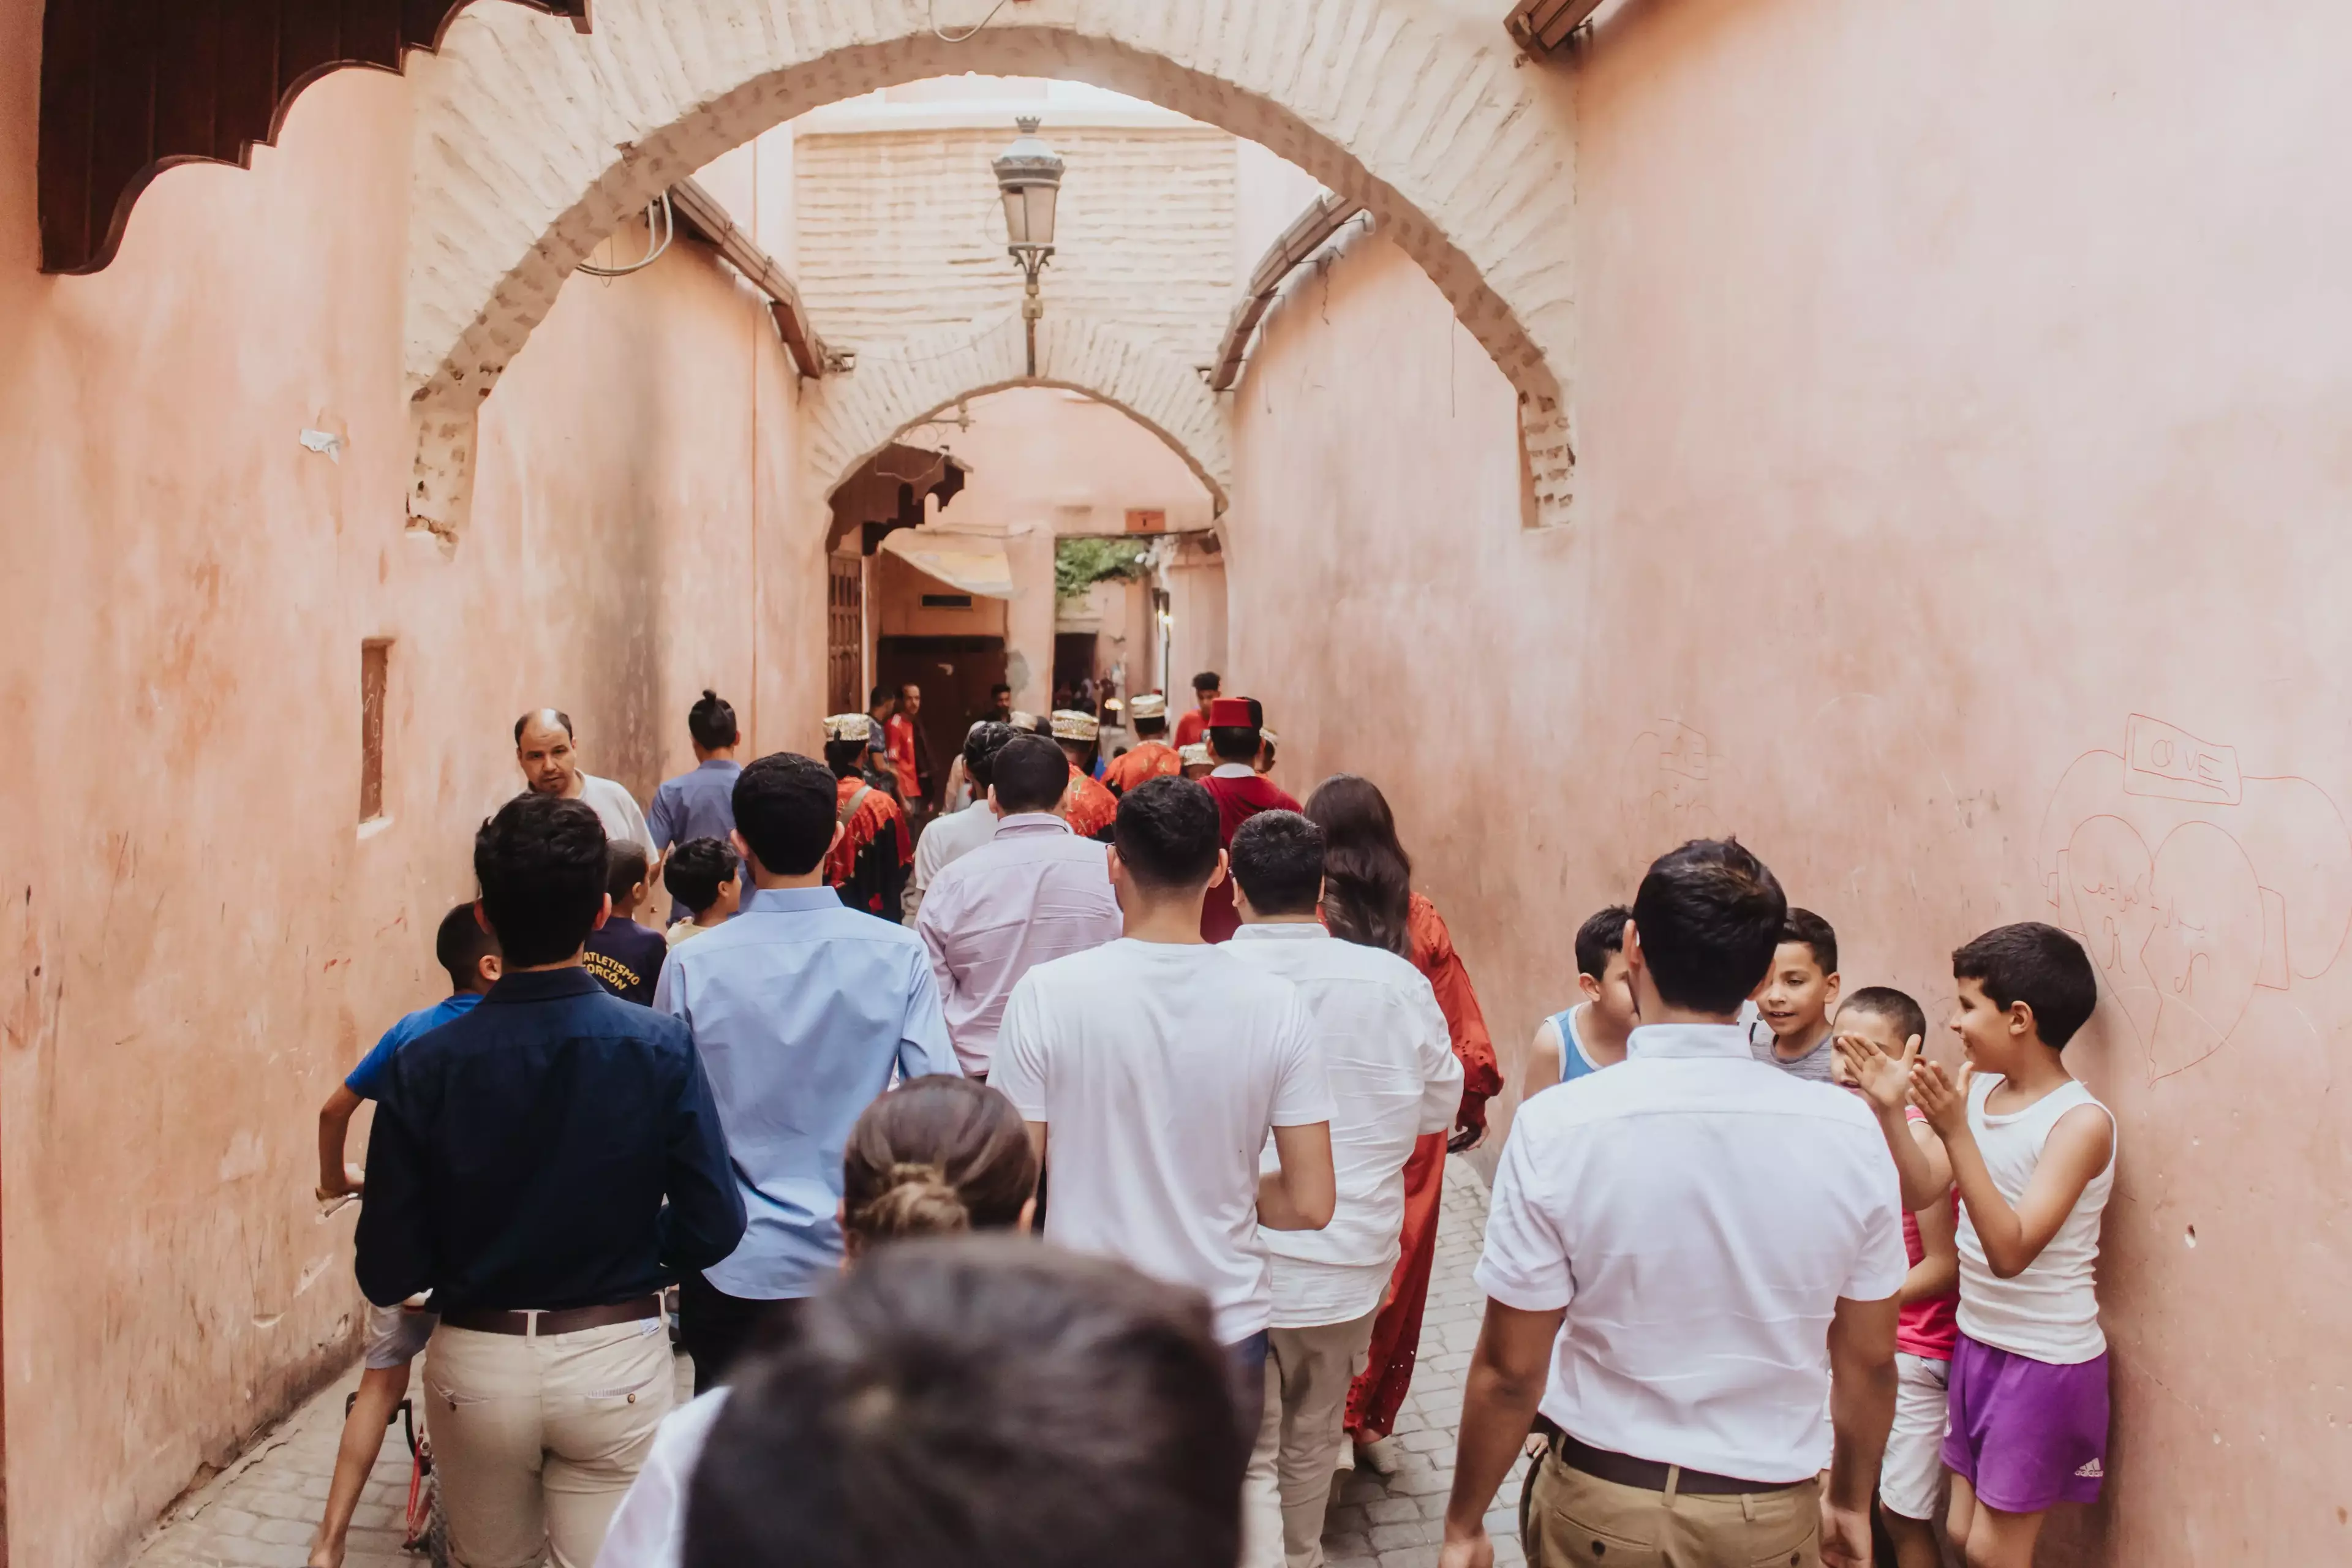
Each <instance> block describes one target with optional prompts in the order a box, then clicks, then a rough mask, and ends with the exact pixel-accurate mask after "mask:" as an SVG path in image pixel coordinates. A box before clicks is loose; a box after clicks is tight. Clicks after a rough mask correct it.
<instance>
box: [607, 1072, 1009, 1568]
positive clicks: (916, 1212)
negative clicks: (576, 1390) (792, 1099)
mask: <svg viewBox="0 0 2352 1568" xmlns="http://www.w3.org/2000/svg"><path fill="white" fill-rule="evenodd" d="M841 1170H842V1197H841V1228H842V1238H843V1242H844V1251H843V1255H842V1260H841V1266H842V1268H844V1269H851V1268H856V1267H857V1265H858V1261H859V1260H860V1259H861V1258H864V1257H865V1256H866V1254H867V1253H868V1252H870V1251H872V1250H873V1249H874V1248H875V1247H882V1246H885V1245H887V1244H888V1243H890V1242H892V1241H897V1240H900V1239H903V1238H907V1237H924V1236H951V1235H955V1234H957V1233H959V1232H963V1231H1013V1232H1024V1231H1026V1230H1028V1229H1029V1225H1030V1221H1031V1219H1032V1218H1033V1217H1034V1215H1035V1214H1036V1210H1037V1153H1036V1151H1035V1150H1034V1148H1032V1147H1031V1146H1030V1142H1029V1131H1028V1129H1027V1128H1026V1127H1024V1126H1023V1125H1022V1121H1021V1113H1020V1112H1019V1111H1017V1110H1013V1102H1012V1101H1011V1100H1007V1099H1005V1098H1004V1096H1003V1095H1001V1094H999V1093H997V1092H996V1091H995V1090H994V1089H990V1088H989V1087H988V1086H987V1085H985V1084H982V1083H979V1082H976V1081H974V1080H973V1079H968V1078H961V1077H957V1076H954V1075H950V1074H946V1073H933V1074H929V1075H927V1076H925V1077H923V1078H918V1079H908V1081H907V1082H906V1083H904V1084H901V1085H900V1086H899V1087H898V1089H894V1090H892V1091H891V1092H890V1093H888V1094H886V1095H884V1096H883V1097H882V1098H881V1099H879V1100H876V1101H875V1102H874V1103H873V1104H871V1105H869V1106H867V1107H866V1111H865V1114H863V1115H861V1116H860V1117H858V1119H857V1124H856V1126H855V1127H853V1128H851V1129H850V1132H849V1142H848V1143H847V1145H846V1147H845V1149H844V1150H843V1152H842V1160H841ZM755 1360H756V1358H755V1357H746V1358H745V1363H744V1364H745V1365H746V1366H747V1367H748V1366H749V1365H750V1364H751V1363H753V1362H754V1361H755ZM726 1402H727V1390H726V1389H725V1388H724V1387H719V1388H715V1389H713V1390H711V1391H710V1392H709V1394H703V1395H702V1396H701V1397H699V1398H698V1399H695V1400H693V1401H691V1402H690V1403H688V1404H687V1405H682V1406H680V1407H679V1408H678V1409H677V1410H676V1411H674V1412H673V1413H671V1414H670V1415H668V1416H667V1417H666V1418H664V1420H663V1421H662V1424H661V1426H660V1427H659V1428H658V1429H657V1430H656V1433H655V1435H654V1445H653V1449H652V1451H651V1452H650V1453H648V1454H647V1455H646V1464H645V1468H644V1469H643V1470H641V1471H640V1472H638V1475H637V1479H636V1480H635V1483H634V1484H633V1485H632V1486H631V1487H630V1488H629V1490H628V1495H627V1496H625V1497H624V1498H623V1499H622V1500H621V1505H620V1508H619V1510H617V1511H616V1512H615V1513H614V1515H613V1522H612V1524H611V1526H610V1527H609V1528H608V1529H607V1531H605V1535H604V1550H603V1551H602V1552H599V1553H597V1556H596V1568H677V1562H678V1554H679V1552H680V1550H681V1548H682V1547H683V1546H684V1544H685V1541H686V1497H687V1489H688V1486H689V1484H690V1483H691V1481H692V1479H693V1474H694V1466H695V1461H696V1460H698V1458H701V1457H702V1445H703V1442H704V1440H705V1439H706V1438H708V1437H709V1435H710V1428H711V1425H712V1424H713V1423H714V1422H716V1421H717V1420H718V1419H719V1412H720V1411H722V1410H723V1409H725V1408H726Z"/></svg>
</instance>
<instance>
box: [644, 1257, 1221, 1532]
mask: <svg viewBox="0 0 2352 1568" xmlns="http://www.w3.org/2000/svg"><path fill="white" fill-rule="evenodd" d="M1220 1359H1221V1358H1220V1352H1219V1350H1218V1346H1217V1343H1216V1342H1215V1341H1214V1340H1213V1338H1212V1337H1211V1333H1210V1316H1209V1312H1208V1310H1207V1306H1206V1303H1204V1302H1203V1301H1202V1298H1201V1297H1200V1295H1199V1294H1198V1293H1197V1292H1194V1291H1191V1290H1175V1291H1171V1290H1170V1289H1168V1287H1167V1286H1166V1285H1165V1284H1164V1283H1162V1282H1160V1280H1157V1279H1147V1278H1145V1277H1144V1276H1143V1275H1142V1274H1139V1273H1138V1272H1136V1271H1135V1270H1134V1269H1132V1268H1127V1267H1125V1266H1123V1265H1121V1264H1118V1263H1113V1262H1109V1261H1106V1260H1103V1259H1099V1258H1074V1257H1070V1256H1068V1255H1066V1254H1063V1253H1058V1252H1055V1251H1054V1250H1052V1249H1050V1248H1046V1247H1037V1246H1035V1245H1034V1243H1031V1242H1028V1241H1026V1240H1024V1239H1021V1238H1013V1237H960V1238H957V1239H954V1240H940V1241H924V1242H908V1243H901V1244H898V1245H896V1246H892V1247H886V1248H883V1249H881V1250H879V1251H877V1252H876V1253H875V1254H873V1256H872V1257H871V1258H870V1259H868V1260H863V1261H861V1262H860V1263H859V1265H858V1267H857V1268H856V1270H855V1271H853V1272H852V1273H851V1274H850V1275H849V1276H848V1277H847V1278H846V1279H844V1280H843V1281H842V1282H841V1284H840V1285H839V1286H838V1287H836V1288H835V1289H833V1290H831V1291H830V1292H828V1293H827V1294H826V1295H825V1296H824V1298H822V1299H820V1300H816V1301H814V1302H812V1303H811V1305H810V1308H809V1311H808V1315H807V1319H806V1321H805V1324H804V1327H803V1332H802V1333H801V1334H799V1335H798V1336H797V1337H796V1338H795V1339H794V1340H793V1342H792V1343H791V1344H789V1345H787V1346H785V1347H782V1349H780V1350H779V1351H777V1352H775V1353H774V1354H773V1355H772V1356H770V1357H768V1358H766V1359H764V1360H763V1361H761V1363H759V1365H758V1366H757V1368H756V1369H754V1370H752V1371H751V1373H750V1374H749V1375H748V1376H747V1378H746V1380H745V1381H744V1383H743V1384H742V1385H741V1386H740V1387H739V1388H738V1389H737V1390H736V1391H735V1392H734V1393H733V1394H730V1396H729V1398H728V1401H727V1405H726V1408H725V1410H724V1412H723V1413H721V1414H720V1415H719V1418H718V1420H717V1422H716V1423H715V1424H714V1425H713V1426H712V1427H711V1431H710V1435H709V1440H708V1442H707V1443H706V1444H705V1446H704V1448H703V1454H702V1458H701V1459H700V1461H699V1462H698V1464H697V1466H696V1468H695V1472H694V1480H693V1489H692V1491H691V1493H690V1495H689V1499H688V1512H687V1526H686V1550H685V1556H684V1559H683V1561H684V1564H685V1568H785V1565H786V1564H790V1565H791V1568H1003V1565H1004V1564H1009V1563H1019V1564H1021V1565H1022V1568H1102V1565H1104V1564H1108V1563H1117V1564H1118V1565H1119V1568H1232V1564H1233V1563H1234V1556H1235V1553H1236V1552H1237V1551H1238V1549H1239V1547H1240V1544H1241V1519H1240V1498H1241V1479H1242V1465H1243V1460H1244V1453H1245V1448H1244V1445H1243V1444H1242V1442H1241V1441H1240V1439H1239V1437H1238V1435H1237V1433H1236V1430H1235V1427H1234V1405H1233V1401H1232V1398H1231V1396H1230V1395H1229V1394H1227V1392H1226V1387H1225V1383H1224V1380H1223V1377H1221V1375H1220V1373H1221V1371H1222V1367H1221V1365H1220ZM877 1408H878V1409H884V1410H887V1413H888V1417H887V1419H876V1418H875V1417H874V1412H875V1411H876V1410H877Z"/></svg>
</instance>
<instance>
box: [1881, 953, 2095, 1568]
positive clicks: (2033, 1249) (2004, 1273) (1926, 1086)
mask: <svg viewBox="0 0 2352 1568" xmlns="http://www.w3.org/2000/svg"><path fill="white" fill-rule="evenodd" d="M1952 978H1953V979H1954V980H1955V981H1956V982H1958V990H1959V1007H1958V1013H1957V1014H1956V1015H1955V1016H1954V1017H1953V1019H1952V1028H1953V1029H1954V1031H1955V1032H1957V1033H1958V1035H1959V1037H1960V1045H1961V1047H1962V1048H1963V1049H1964V1050H1965V1051H1966V1052H1967V1054H1968V1065H1967V1066H1966V1067H1963V1068H1961V1069H1960V1073H1959V1079H1958V1082H1957V1083H1954V1082H1951V1081H1950V1080H1948V1079H1946V1077H1945V1075H1944V1073H1943V1071H1942V1069H1941V1068H1937V1066H1936V1064H1935V1063H1933V1062H1921V1063H1919V1064H1918V1065H1917V1066H1916V1067H1914V1068H1912V1071H1911V1098H1912V1103H1914V1104H1916V1106H1918V1108H1919V1109H1920V1110H1922V1111H1924V1112H1925V1113H1926V1114H1927V1122H1928V1125H1929V1126H1931V1127H1932V1128H1934V1129H1935V1131H1936V1134H1937V1137H1939V1138H1940V1139H1942V1140H1943V1143H1944V1149H1945V1152H1946V1153H1947V1154H1948V1156H1949V1157H1950V1161H1951V1167H1952V1178H1953V1182H1954V1184H1955V1185H1957V1186H1958V1189H1959V1194H1960V1205H1961V1213H1960V1225H1959V1235H1958V1250H1959V1257H1960V1306H1959V1312H1958V1321H1959V1340H1958V1343H1957V1344H1955V1345H1954V1346H1953V1350H1952V1377H1951V1391H1950V1410H1951V1426H1950V1428H1949V1430H1948V1432H1947V1433H1946V1435H1945V1437H1944V1464H1945V1467H1946V1468H1948V1469H1949V1470H1950V1471H1951V1472H1952V1502H1951V1510H1950V1513H1949V1514H1948V1518H1947V1527H1948V1529H1949V1530H1950V1531H1951V1536H1952V1542H1953V1543H1954V1544H1955V1545H1957V1546H1958V1547H1959V1548H1960V1549H1961V1551H1962V1552H1964V1553H1966V1555H1967V1558H1968V1562H1969V1568H2032V1562H2033V1544H2034V1542H2035V1540H2036V1539H2037V1538H2038V1537H2039V1536H2040V1535H2041V1533H2042V1520H2043V1518H2044V1517H2045V1516H2046V1515H2047V1513H2048V1512H2049V1510H2050V1508H2051V1507H2052V1505H2053V1504H2056V1503H2062V1502H2074V1503H2087V1502H2095V1501H2097V1500H2098V1496H2099V1483H2100V1481H2101V1480H2102V1479H2104V1478H2105V1471H2106V1453H2107V1342H2106V1336H2105V1334H2103V1333H2102V1332H2101V1331H2100V1330H2099V1302H2098V1297H2097V1295H2096V1293H2095V1290H2094V1289H2093V1279H2092V1275H2093V1268H2094V1265H2095V1263H2096V1261H2097V1259H2098V1255H2099V1216H2100V1213H2101V1211H2103V1210H2104V1209H2105V1207H2106V1203H2107V1194H2108V1191H2109V1190H2110V1189H2111V1188H2112V1187H2113V1186H2114V1184H2115V1174H2116V1124H2115V1118H2114V1116H2113V1115H2112V1114H2111V1113H2110V1112H2109V1111H2108V1110H2107V1108H2106V1107H2105V1106H2104V1105H2102V1104H2100V1103H2099V1102H2098V1101H2097V1100H2095V1099H2093V1098H2092V1097H2091V1091H2090V1090H2089V1089H2085V1088H2084V1087H2083V1085H2082V1084H2081V1083H2079V1082H2078V1081H2076V1080H2075V1079H2074V1076H2073V1075H2072V1074H2070V1073H2069V1072H2067V1070H2066V1067H2065V1063H2064V1061H2063V1059H2062V1058H2061V1057H2060V1053H2061V1052H2062V1051H2063V1049H2064V1048H2065V1045H2066V1042H2067V1041H2068V1040H2070V1039H2072V1038H2074V1032H2075V1031H2076V1030H2077V1029H2080V1028H2081V1027H2082V1026H2083V1025H2084V1023H2086V1022H2088V1021H2089V1019H2090V1016H2091V1011H2092V1009H2093V1008H2094V1007H2095V1006H2096V1005H2097V1004H2098V999H2099V998H2098V981H2097V978H2096V976H2095V973H2094V972H2093V970H2092V968H2091V960H2090V958H2089V956H2088V955H2087V954H2085V953H2084V951H2083V949H2082V946H2081V944H2079V943H2078V942H2075V941H2074V938H2073V937H2070V936H2068V935H2067V934H2066V933H2065V932H2064V931H2060V930H2058V929H2057V928H2056V927H2055V926H2048V925H2042V924H2041V923H2039V922H2038V921H2029V922H2026V923H2023V924H2020V925H2011V926H2002V927H2000V929H1999V930H1997V931H1987V932H1986V933H1985V934H1984V935H1982V936H1980V937H1979V938H1977V939H1976V940H1975V941H1974V942H1969V944H1968V945H1967V946H1965V947H1963V948H1961V949H1960V950H1959V951H1958V952H1955V953H1953V954H1952Z"/></svg>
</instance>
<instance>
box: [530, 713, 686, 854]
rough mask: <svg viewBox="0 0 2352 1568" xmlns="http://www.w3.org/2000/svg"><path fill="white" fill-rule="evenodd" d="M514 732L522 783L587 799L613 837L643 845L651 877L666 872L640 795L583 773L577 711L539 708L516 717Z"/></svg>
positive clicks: (533, 788) (567, 797)
mask: <svg viewBox="0 0 2352 1568" xmlns="http://www.w3.org/2000/svg"><path fill="white" fill-rule="evenodd" d="M514 735H515V764H516V765H517V766H518V767H520V768H521V769H522V780H523V784H524V786H525V787H526V788H528V789H529V790H530V793H531V794H533V795H554V796H556V797H557V798H559V799H562V800H578V801H585V802H586V803H587V805H588V807H589V809H590V810H592V811H593V812H594V813H595V814H596V820H597V821H599V822H601V823H603V824H604V837H606V838H607V839H608V840H610V841H611V842H613V843H614V844H635V845H638V846H640V847H643V848H644V850H645V852H646V866H647V867H649V868H650V869H649V870H648V872H647V875H648V876H651V877H656V878H657V877H659V876H660V875H661V850H660V849H658V848H657V847H655V844H654V836H653V833H652V831H651V830H650V829H649V828H647V827H646V814H645V813H644V812H642V811H640V810H638V809H637V800H636V797H635V795H631V794H630V793H629V792H628V790H627V788H626V787H625V786H624V785H622V784H617V783H615V782H614V781H613V780H611V779H600V778H598V777H597V776H596V775H595V774H593V773H583V772H582V771H581V769H580V752H579V748H578V747H577V746H576V745H575V744H574V742H573V741H572V715H570V714H569V713H565V712H563V711H562V710H559V709H554V708H534V709H532V710H530V712H528V713H526V714H524V715H523V716H522V717H521V718H520V719H518V720H516V721H515V729H514Z"/></svg>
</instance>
